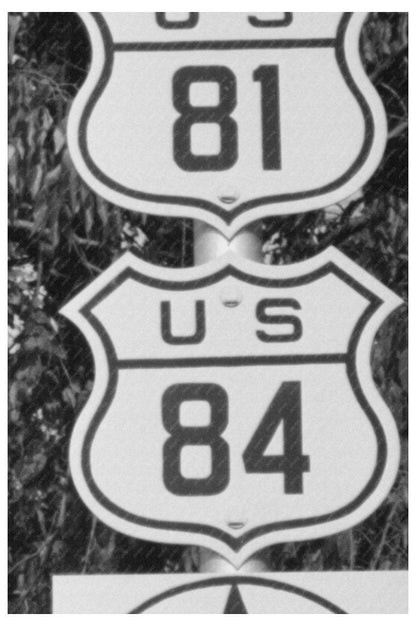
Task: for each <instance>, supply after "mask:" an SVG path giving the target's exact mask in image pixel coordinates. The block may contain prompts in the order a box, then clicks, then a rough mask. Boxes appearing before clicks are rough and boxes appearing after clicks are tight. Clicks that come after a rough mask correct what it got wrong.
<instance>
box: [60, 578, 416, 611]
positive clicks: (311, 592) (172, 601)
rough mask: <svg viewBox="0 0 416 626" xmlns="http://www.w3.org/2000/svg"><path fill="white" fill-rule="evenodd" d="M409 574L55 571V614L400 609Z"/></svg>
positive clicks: (403, 604)
mask: <svg viewBox="0 0 416 626" xmlns="http://www.w3.org/2000/svg"><path fill="white" fill-rule="evenodd" d="M407 578H408V575H407V572H406V571H384V572H293V573H287V572H283V573H278V574H256V575H237V576H235V575H233V576H224V575H220V576H218V575H217V576H213V575H210V576H207V575H206V574H199V575H198V574H150V575H143V574H139V575H135V574H133V575H120V574H117V575H116V576H109V575H105V576H102V575H101V576H100V575H98V576H54V577H53V612H54V613H61V614H71V613H83V614H88V613H95V614H103V613H109V614H110V613H112V614H117V613H124V614H126V613H133V614H138V613H144V614H147V613H158V614H160V613H163V614H167V613H169V614H175V613H176V614H177V613H181V614H187V613H194V614H210V613H218V614H220V613H222V614H227V613H242V614H244V613H246V614H262V613H263V614H264V613H272V614H290V613H298V614H316V613H323V614H331V613H335V614H340V613H353V614H357V613H361V614H363V613H364V614H365V613H367V614H375V613H377V614H388V613H390V614H403V613H407V586H408V581H407Z"/></svg>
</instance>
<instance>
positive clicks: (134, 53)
mask: <svg viewBox="0 0 416 626" xmlns="http://www.w3.org/2000/svg"><path fill="white" fill-rule="evenodd" d="M366 15H367V14H366V13H341V12H332V13H320V12H315V13H271V14H270V13H267V14H264V13H258V14H256V13H243V12H232V13H231V12H230V13H227V12H222V13H216V12H212V13H184V14H181V13H179V14H178V13H176V14H175V13H145V12H136V13H114V12H113V13H82V14H81V17H82V19H83V20H84V23H85V26H86V27H87V30H88V34H89V36H90V39H91V44H92V65H91V68H90V72H89V75H88V78H87V80H86V82H85V85H84V86H83V87H82V89H81V91H80V93H79V95H78V96H77V98H76V99H75V102H74V105H73V107H72V110H71V114H70V118H69V125H68V140H69V148H70V151H71V155H72V158H73V161H74V164H75V166H76V168H77V169H78V171H79V173H80V174H81V176H82V177H83V178H84V180H85V181H86V182H87V183H88V184H89V185H90V186H91V187H92V189H93V190H94V191H96V192H97V193H98V194H100V195H101V196H103V197H104V198H106V199H107V200H109V201H110V202H113V203H114V204H116V205H120V206H123V207H126V208H129V209H134V210H137V211H143V212H147V213H156V214H159V215H160V214H161V215H165V216H166V215H170V216H185V217H189V218H195V219H200V220H205V221H206V222H209V223H210V224H211V225H213V226H214V227H216V228H218V229H219V230H221V231H222V232H224V233H225V234H226V235H231V234H233V233H235V232H236V231H237V230H239V229H240V228H241V227H242V226H244V225H246V224H247V223H249V222H251V221H253V220H256V219H260V218H264V217H265V216H267V215H279V214H287V213H295V212H300V211H309V210H311V209H316V208H321V207H324V206H328V205H330V204H333V203H335V202H339V201H341V200H343V199H345V198H347V197H348V196H350V195H351V194H353V193H354V192H356V191H357V190H358V189H359V188H360V187H361V186H362V185H363V184H364V183H365V182H366V181H367V180H368V179H369V178H370V176H371V175H372V173H373V172H374V170H375V168H376V167H377V165H378V163H379V161H380V159H381V157H382V154H383V152H384V147H385V141H386V120H385V114H384V110H383V106H382V104H381V101H380V99H379V97H378V95H377V93H376V91H375V89H374V88H373V86H372V84H371V83H370V81H369V79H368V77H367V76H366V74H365V72H364V69H363V67H362V64H361V61H360V54H359V36H360V31H361V27H362V25H363V22H364V19H365V17H366Z"/></svg>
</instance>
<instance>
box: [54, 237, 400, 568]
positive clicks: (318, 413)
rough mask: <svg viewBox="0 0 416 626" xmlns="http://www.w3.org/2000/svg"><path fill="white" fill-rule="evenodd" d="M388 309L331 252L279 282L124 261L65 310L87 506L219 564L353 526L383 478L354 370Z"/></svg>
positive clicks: (75, 469)
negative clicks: (78, 387) (88, 365)
mask: <svg viewBox="0 0 416 626" xmlns="http://www.w3.org/2000/svg"><path fill="white" fill-rule="evenodd" d="M399 302H400V301H399V299H398V298H396V296H394V294H392V293H391V292H390V291H389V290H388V289H386V288H385V287H383V286H382V285H381V284H380V283H379V282H378V281H376V280H375V279H373V278H372V277H370V276H369V275H368V274H366V273H365V272H364V271H363V270H361V269H360V268H359V267H357V266H356V265H355V264H353V263H351V262H350V261H349V260H348V259H347V258H346V257H345V256H343V255H342V254H341V253H339V252H337V251H336V250H335V249H333V248H330V249H329V250H327V251H326V252H324V253H322V254H320V255H318V256H317V257H315V258H313V259H310V260H308V261H307V262H303V263H298V264H294V265H291V266H286V267H278V268H276V267H267V266H261V265H259V264H257V263H253V262H250V261H246V260H242V259H238V258H236V257H234V255H232V254H231V253H230V254H227V255H225V256H224V257H221V258H220V259H218V260H216V261H213V262H212V263H209V264H207V265H204V266H202V267H197V268H191V269H181V270H167V269H166V268H157V267H155V266H150V265H149V264H147V263H144V262H143V261H140V260H138V259H137V258H135V257H134V256H133V255H131V254H126V255H124V256H123V257H122V258H121V259H120V260H119V261H117V262H116V263H115V264H114V265H113V266H112V267H111V268H109V269H108V270H107V271H106V272H104V274H103V275H101V276H100V277H99V278H97V279H96V280H95V281H94V282H93V283H92V284H91V285H90V286H89V287H87V288H86V289H85V290H84V291H83V292H82V293H81V294H80V295H79V296H78V297H77V298H75V299H74V300H73V301H72V302H71V303H69V304H68V305H67V306H66V308H65V309H64V313H65V314H66V315H67V316H68V317H70V318H71V319H72V320H73V321H74V322H75V323H76V324H77V325H78V326H79V327H80V328H81V329H82V330H83V332H84V333H85V335H86V337H87V339H88V341H89V343H90V345H91V348H92V350H93V353H94V357H95V364H96V381H95V386H94V391H93V393H92V396H91V398H90V400H89V402H88V404H87V406H86V407H85V409H84V411H83V412H82V414H81V416H80V418H79V420H78V422H77V424H76V427H75V430H74V434H73V438H72V442H71V453H70V458H71V469H72V473H73V476H74V480H75V483H76V486H77V488H78V490H79V492H80V494H81V496H82V497H83V498H84V500H85V502H86V504H87V505H88V506H89V508H90V509H91V510H92V511H93V512H94V513H95V514H96V515H97V516H98V517H100V518H101V519H102V520H103V521H104V522H105V523H106V524H108V525H110V526H113V527H114V528H116V529H117V530H119V531H121V532H124V533H127V534H132V535H134V536H137V537H141V538H145V539H149V540H153V541H160V542H182V543H191V544H192V543H193V544H195V543H197V544H200V545H204V546H207V547H210V548H212V549H214V550H216V551H217V552H219V553H221V554H223V555H224V556H225V557H226V558H228V559H229V560H230V561H231V562H232V563H233V564H234V565H236V566H239V565H240V564H241V563H242V562H243V561H244V560H245V559H247V558H248V557H249V556H250V555H251V554H253V553H254V552H255V551H256V550H258V549H260V548H262V547H265V546H267V545H270V544H272V543H275V542H280V541H294V540H300V539H310V538H314V537H320V536H324V535H328V534H331V533H334V532H337V531H339V530H342V529H345V528H348V527H351V526H352V525H354V524H355V523H358V522H359V521H360V520H362V519H363V518H364V517H366V516H367V515H369V514H370V513H371V512H372V511H373V510H374V509H375V508H376V507H377V506H378V504H379V503H380V502H381V500H382V499H383V498H384V497H385V496H386V494H387V492H388V490H389V488H390V487H391V485H392V481H393V480H394V477H395V473H396V471H397V465H398V450H399V445H398V435H397V431H396V428H395V425H394V421H393V419H392V417H391V415H390V413H389V411H388V410H387V408H386V406H385V405H384V403H383V402H382V400H381V398H380V397H379V395H378V394H377V392H376V390H375V387H374V383H373V381H372V376H371V369H370V363H369V357H370V349H371V344H372V340H373V337H374V334H375V332H376V330H377V329H378V327H379V326H380V324H381V322H382V321H383V320H384V319H385V317H386V315H388V313H389V312H391V311H392V310H393V309H394V308H395V307H396V306H397V305H398V304H399Z"/></svg>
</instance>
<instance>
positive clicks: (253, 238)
mask: <svg viewBox="0 0 416 626" xmlns="http://www.w3.org/2000/svg"><path fill="white" fill-rule="evenodd" d="M230 249H231V250H233V251H234V252H235V253H236V254H238V255H240V256H242V257H245V258H246V259H251V260H252V261H258V262H259V263H262V262H263V255H262V240H261V233H260V225H255V226H251V225H250V226H249V227H247V228H244V229H242V230H241V231H240V232H239V233H237V234H236V235H235V237H233V239H231V240H229V239H227V238H226V237H224V235H223V234H222V233H220V232H219V231H218V230H216V229H215V228H213V227H212V226H208V225H207V224H205V223H203V222H200V221H197V220H195V221H194V264H195V265H202V264H203V263H207V262H208V261H210V260H211V259H215V258H216V257H218V256H220V255H222V254H224V253H225V252H226V251H227V250H230ZM269 569H270V568H269V564H268V557H267V552H266V551H263V552H262V553H259V554H257V555H256V556H255V557H252V558H251V559H249V560H247V561H246V562H245V563H244V564H243V566H242V567H241V568H240V570H239V571H241V572H246V573H249V572H264V571H268V570H269ZM199 570H200V572H204V573H208V572H210V573H216V574H218V573H233V572H235V571H236V570H235V568H234V567H233V566H232V564H231V563H230V562H229V561H227V560H226V559H224V558H223V557H222V556H220V555H219V554H217V553H216V552H213V551H212V550H208V549H207V548H201V549H200V552H199Z"/></svg>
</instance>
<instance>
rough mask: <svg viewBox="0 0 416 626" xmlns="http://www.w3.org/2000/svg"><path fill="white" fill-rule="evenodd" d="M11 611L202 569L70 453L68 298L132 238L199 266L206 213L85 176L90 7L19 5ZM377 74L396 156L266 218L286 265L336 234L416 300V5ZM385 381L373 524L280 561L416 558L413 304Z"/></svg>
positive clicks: (370, 42) (79, 357) (275, 559)
mask: <svg viewBox="0 0 416 626" xmlns="http://www.w3.org/2000/svg"><path fill="white" fill-rule="evenodd" d="M8 19H9V140H8V141H9V144H8V145H9V178H8V180H9V309H8V313H9V613H50V612H51V597H50V592H51V576H52V574H59V573H78V574H82V573H83V574H86V573H116V572H120V573H128V572H135V573H138V572H184V571H187V572H190V571H197V568H198V550H197V549H196V548H191V547H183V546H167V545H166V546H162V545H158V544H149V543H146V542H141V541H138V540H136V539H131V538H129V537H125V536H123V535H120V534H118V533H116V532H114V531H112V530H111V529H109V528H107V527H105V526H104V525H103V524H101V523H100V522H99V521H97V520H96V518H94V517H93V516H92V515H91V514H90V512H89V511H88V510H87V509H86V507H85V506H84V504H83V503H82V502H81V500H80V499H79V497H78V495H77V493H76V491H75V489H74V487H73V484H72V482H71V478H70V474H69V469H68V462H67V455H68V444H69V437H70V434H71V431H72V427H73V424H74V421H75V419H76V417H77V415H78V414H79V412H80V411H81V409H82V407H83V405H84V404H85V402H86V400H87V398H88V396H89V394H90V392H91V389H92V386H93V383H94V370H93V362H92V355H91V352H90V349H89V346H88V344H87V343H86V341H85V339H84V338H83V336H82V335H81V334H80V333H79V331H78V330H77V328H75V326H73V325H72V324H71V323H69V322H68V321H67V320H65V319H64V318H63V317H62V316H60V315H59V313H58V311H59V309H60V308H61V306H62V305H63V304H64V303H65V302H66V301H68V300H69V299H71V298H72V297H73V296H74V295H75V294H76V293H77V292H78V291H80V290H81V289H82V288H84V287H85V286H86V285H87V284H88V283H89V282H90V281H91V280H93V279H94V278H95V277H96V276H97V275H98V274H100V273H101V272H102V271H103V270H104V269H105V268H107V267H108V266H109V265H110V264H111V263H112V262H113V261H114V260H115V259H116V258H117V257H118V256H119V255H120V254H122V253H123V251H124V250H127V249H130V250H134V251H135V252H136V253H137V254H139V255H140V256H141V257H142V258H143V259H145V260H146V261H149V262H151V263H155V264H158V265H162V266H166V267H168V266H169V267H184V266H189V265H192V264H193V233H192V223H191V222H190V221H189V220H184V219H172V218H169V219H168V218H160V217H151V216H148V215H144V214H138V213H133V212H130V211H125V210H123V209H120V208H117V207H114V206H112V205H110V204H108V203H107V202H105V201H104V200H102V199H100V198H98V197H97V196H96V195H94V194H92V193H91V192H90V191H89V190H88V189H87V188H86V187H85V186H84V185H83V183H82V182H81V179H80V178H79V176H78V174H77V173H76V171H75V170H74V167H73V165H72V163H71V160H70V157H69V154H68V150H67V147H66V138H65V128H66V120H67V116H68V111H69V108H70V106H71V102H72V100H73V99H74V96H75V94H76V93H77V90H78V89H79V87H80V86H81V85H82V83H83V81H84V79H85V76H86V74H87V72H88V65H89V60H90V47H89V42H88V38H87V36H86V33H85V30H84V27H83V26H82V23H81V21H80V19H79V18H78V16H77V15H76V14H75V13H9V17H8ZM361 54H362V59H363V63H364V66H365V68H366V71H367V73H368V75H369V77H370V79H371V80H372V82H373V83H374V85H375V86H376V88H377V90H378V92H379V94H380V96H381V98H382V100H383V102H384V106H385V109H386V112H387V116H388V125H389V140H388V145H387V150H386V152H385V155H384V159H383V162H382V163H381V165H380V167H379V168H378V170H377V172H376V173H375V175H374V176H373V177H372V179H371V180H370V182H369V183H368V184H367V185H366V186H365V188H364V189H363V190H362V191H361V192H359V193H357V194H356V195H355V196H354V197H352V198H349V199H348V200H346V201H345V202H343V203H341V204H339V205H334V206H331V207H326V208H323V209H322V210H320V211H314V212H311V213H307V214H303V215H292V216H288V217H284V218H271V219H267V220H264V221H263V222H262V223H261V231H262V236H263V242H264V245H263V253H264V260H265V262H266V263H269V264H286V263H291V262H293V261H296V260H300V259H305V258H309V257H312V256H314V255H315V254H317V253H318V252H319V251H320V250H322V249H323V248H325V247H327V246H328V245H335V246H337V247H338V248H339V249H340V250H342V251H343V252H344V253H345V254H347V255H348V256H349V257H350V258H351V259H353V260H354V261H355V262H356V263H358V264H359V265H360V266H361V267H363V268H364V269H366V270H367V271H368V272H370V273H371V274H372V275H374V276H375V277H376V278H378V279H379V280H381V282H382V283H384V284H385V285H386V286H387V287H389V288H390V289H392V290H393V291H394V292H396V293H397V294H398V295H400V297H401V298H403V299H404V300H405V301H407V234H408V228H407V188H408V171H407V159H408V157H407V128H408V126H407V124H408V122H407V112H408V103H407V59H408V46H407V14H405V13H372V14H370V15H369V17H368V19H367V21H366V24H365V27H364V29H363V33H362V37H361ZM372 368H373V376H374V380H375V382H376V384H377V387H378V389H379V390H380V393H381V395H382V396H383V398H384V399H385V401H386V402H387V404H388V406H389V407H390V409H391V411H392V413H393V415H394V417H395V419H396V422H397V427H398V429H399V432H400V437H401V441H402V461H401V467H400V472H399V474H398V477H397V480H396V483H395V485H394V488H393V489H392V491H391V493H390V494H389V496H388V498H387V499H386V500H385V502H384V503H383V505H382V506H380V507H379V509H378V510H377V511H376V512H375V513H374V514H373V515H372V516H371V517H370V518H369V519H367V520H366V521H365V522H364V523H362V524H360V525H359V526H356V527H355V528H353V529H352V530H349V531H347V532H343V533H340V534H338V535H334V536H332V537H329V538H326V539H321V540H316V541H311V542H302V543H290V544H284V545H279V546H276V547H274V548H272V549H271V550H270V555H271V563H272V568H273V570H275V571H298V570H304V571H312V570H378V569H406V568H407V309H406V306H405V305H403V306H402V307H401V308H400V309H399V310H398V311H396V312H395V313H394V314H393V315H392V316H391V317H390V318H389V319H388V320H387V321H386V322H385V323H384V325H383V326H382V328H381V329H380V330H379V332H378V334H377V338H376V341H375V342H374V346H373V352H372Z"/></svg>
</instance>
